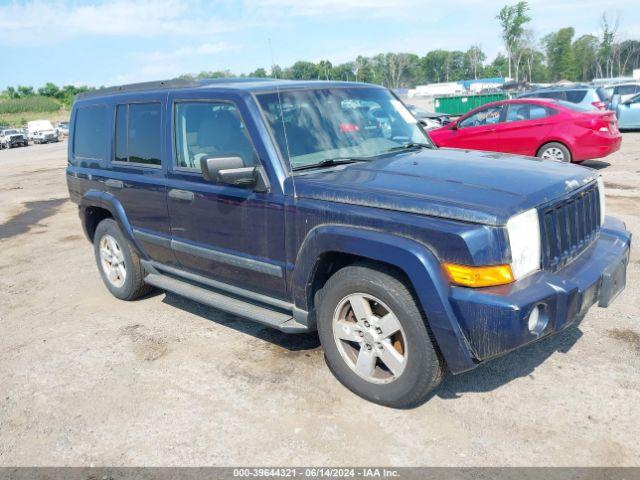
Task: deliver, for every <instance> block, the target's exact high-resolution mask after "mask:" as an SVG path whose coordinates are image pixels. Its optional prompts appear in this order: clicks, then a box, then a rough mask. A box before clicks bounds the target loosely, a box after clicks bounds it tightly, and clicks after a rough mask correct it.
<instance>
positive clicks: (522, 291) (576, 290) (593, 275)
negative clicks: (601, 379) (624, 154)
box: [449, 217, 631, 373]
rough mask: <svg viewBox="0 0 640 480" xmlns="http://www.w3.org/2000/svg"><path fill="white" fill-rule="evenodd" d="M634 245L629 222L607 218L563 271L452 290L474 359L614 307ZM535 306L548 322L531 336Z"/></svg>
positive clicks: (539, 336) (518, 344) (554, 330)
mask: <svg viewBox="0 0 640 480" xmlns="http://www.w3.org/2000/svg"><path fill="white" fill-rule="evenodd" d="M630 243H631V233H630V232H628V231H627V230H626V229H625V226H624V224H623V223H622V222H620V221H619V220H616V219H614V218H611V217H607V219H606V220H605V224H604V225H603V226H602V229H601V233H600V237H599V239H598V240H597V241H596V242H595V243H594V244H593V245H591V246H590V247H589V248H588V249H587V250H585V251H584V252H583V253H582V254H581V255H580V256H579V257H578V258H576V259H575V260H573V262H571V263H570V264H569V265H567V266H566V267H564V268H563V269H561V270H560V271H558V272H546V271H540V272H536V273H535V274H532V275H530V276H528V277H526V278H524V279H522V280H519V281H517V282H515V283H513V284H510V285H503V286H500V287H490V288H481V289H472V288H463V287H452V288H451V293H450V296H449V300H450V302H451V305H452V308H453V310H454V312H455V314H456V317H457V319H458V322H459V325H460V328H461V330H462V332H463V334H464V336H465V338H466V340H467V342H468V346H469V350H470V352H471V355H472V356H473V357H474V360H475V361H476V362H481V361H483V360H487V359H489V358H492V357H495V356H498V355H502V354H504V353H506V352H508V351H510V350H513V349H515V348H518V347H520V346H522V345H526V344H528V343H531V342H533V341H536V340H538V339H540V338H543V337H546V336H548V335H550V334H552V333H554V332H558V331H561V330H564V329H565V328H567V327H569V326H570V325H574V324H577V323H579V322H580V321H581V320H582V318H583V317H584V316H585V314H586V313H587V311H588V310H589V308H590V307H591V306H592V305H593V304H595V303H598V304H599V306H601V307H607V306H609V304H610V303H611V302H612V301H613V300H614V299H615V297H616V296H617V295H618V294H619V293H620V292H621V291H622V290H623V289H624V287H625V282H626V268H627V264H628V262H629V248H630ZM535 307H540V308H541V311H542V312H543V314H544V315H546V320H548V323H547V325H546V327H545V328H544V329H543V330H541V331H538V332H537V333H532V332H531V331H530V330H529V325H528V320H529V315H530V313H531V312H532V310H533V309H534V308H535ZM454 373H455V372H454Z"/></svg>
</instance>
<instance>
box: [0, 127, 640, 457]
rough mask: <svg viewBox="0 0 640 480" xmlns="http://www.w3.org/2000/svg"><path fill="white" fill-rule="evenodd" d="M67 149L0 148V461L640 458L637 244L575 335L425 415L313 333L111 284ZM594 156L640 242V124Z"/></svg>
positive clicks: (500, 367) (466, 382)
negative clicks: (342, 373) (349, 384)
mask: <svg viewBox="0 0 640 480" xmlns="http://www.w3.org/2000/svg"><path fill="white" fill-rule="evenodd" d="M65 164H66V144H53V145H41V146H40V145H38V146H31V147H28V148H21V149H15V150H10V151H7V150H3V151H1V152H0V165H1V166H2V173H1V174H0V292H2V293H1V294H0V465H2V466H9V465H11V466H31V465H64V466H76V465H106V466H120V465H363V466H365V465H395V466H409V465H440V466H445V465H457V466H467V465H473V466H480V465H483V466H484V465H486V466H500V465H519V466H524V465H541V464H546V465H556V466H560V465H563V466H568V465H584V466H595V465H601V466H605V465H607V466H608V465H616V466H623V465H624V466H628V465H640V444H639V443H638V431H639V430H640V414H639V409H638V405H640V374H639V372H640V325H639V322H640V311H639V310H640V289H639V286H638V285H639V284H640V260H639V259H640V252H639V249H638V242H637V241H636V242H635V243H634V245H633V251H632V256H631V263H630V265H629V273H628V285H627V289H626V290H625V292H623V294H622V295H621V296H620V297H618V299H617V300H616V302H615V303H614V304H613V305H612V306H611V307H610V308H608V309H600V308H596V307H594V308H593V309H592V310H591V311H590V313H589V314H588V315H587V317H586V318H585V320H584V321H583V322H582V324H581V325H580V327H579V328H573V329H569V330H567V331H565V332H563V333H561V334H559V335H557V336H555V337H552V338H549V339H546V340H544V341H541V342H538V343H537V344H534V345H532V346H529V347H527V348H523V349H521V350H519V351H517V352H515V353H512V354H510V355H508V356H506V357H502V358H500V359H497V360H494V361H492V362H489V363H487V364H485V365H482V366H480V367H478V368H477V369H476V370H474V371H472V372H469V373H466V374H463V375H460V376H457V377H449V378H448V379H447V380H446V381H445V382H444V383H443V385H442V386H441V387H440V388H439V389H438V391H437V392H436V394H435V395H434V397H433V398H432V399H431V400H430V401H429V402H427V403H426V404H424V405H422V406H421V407H419V408H416V409H413V410H409V411H396V410H391V409H388V408H384V407H380V406H377V405H374V404H371V403H368V402H366V401H364V400H361V399H360V398H358V397H356V396H354V395H352V394H351V393H350V392H348V391H347V390H346V389H345V388H343V387H342V386H341V385H340V384H339V383H338V382H337V381H336V380H334V378H333V377H332V376H331V374H330V373H329V371H328V369H327V368H326V367H325V365H324V361H323V358H322V353H321V350H320V349H319V348H318V340H317V337H316V336H315V335H305V336H286V335H284V334H280V333H278V332H275V331H270V330H268V329H266V328H263V327H261V326H258V325H256V324H253V323H250V322H245V321H243V320H240V319H238V318H236V317H233V316H230V315H227V314H224V313H221V312H219V311H216V310H213V309H210V308H206V307H203V306H201V305H198V304H196V303H193V302H191V301H188V300H185V299H182V298H180V297H177V296H175V295H173V294H164V293H158V294H155V295H153V296H150V297H148V298H145V299H143V300H140V301H136V302H132V303H126V302H122V301H119V300H116V299H115V298H113V297H112V296H111V295H110V294H109V293H108V291H107V290H106V288H105V287H104V286H103V285H102V282H101V280H100V277H99V275H98V271H97V269H96V266H95V263H94V259H93V252H92V247H91V245H90V244H89V243H88V242H87V241H86V240H85V239H84V237H83V236H82V232H81V228H80V223H79V221H78V217H77V214H76V207H75V205H73V204H71V203H70V202H69V201H68V200H67V190H66V184H65V179H64V167H65ZM588 164H589V166H592V167H594V168H598V169H600V171H601V172H602V174H603V175H604V178H605V181H606V183H607V185H608V187H609V190H608V197H607V202H608V204H607V208H608V212H609V213H611V214H614V215H616V216H618V217H620V218H622V219H623V220H624V221H625V222H626V223H627V226H628V228H630V229H631V231H632V232H633V233H634V235H636V239H637V238H638V236H640V133H626V134H625V136H624V141H623V146H622V150H621V151H620V152H618V153H616V154H614V155H612V156H610V157H608V158H607V159H605V161H597V162H596V161H593V162H589V163H588Z"/></svg>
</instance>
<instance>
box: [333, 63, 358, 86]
mask: <svg viewBox="0 0 640 480" xmlns="http://www.w3.org/2000/svg"><path fill="white" fill-rule="evenodd" d="M353 71H354V64H353V63H351V62H347V63H341V64H340V65H335V66H334V67H333V68H332V69H331V73H330V74H329V78H331V79H332V80H344V81H346V82H348V81H354V80H356V75H355V74H354V73H353ZM358 81H363V80H362V79H358Z"/></svg>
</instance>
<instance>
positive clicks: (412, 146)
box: [387, 142, 433, 152]
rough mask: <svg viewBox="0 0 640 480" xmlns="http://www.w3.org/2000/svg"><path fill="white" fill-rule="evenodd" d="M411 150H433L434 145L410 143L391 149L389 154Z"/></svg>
mask: <svg viewBox="0 0 640 480" xmlns="http://www.w3.org/2000/svg"><path fill="white" fill-rule="evenodd" d="M411 148H433V145H429V144H428V143H417V142H409V143H403V144H402V145H398V146H397V147H391V148H390V149H388V150H387V152H397V151H398V150H409V149H411Z"/></svg>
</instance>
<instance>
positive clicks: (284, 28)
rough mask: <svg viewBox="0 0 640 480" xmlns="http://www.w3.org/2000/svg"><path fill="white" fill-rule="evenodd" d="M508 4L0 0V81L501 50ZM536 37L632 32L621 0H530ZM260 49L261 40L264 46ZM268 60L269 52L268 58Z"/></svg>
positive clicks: (94, 81) (637, 21)
mask: <svg viewBox="0 0 640 480" xmlns="http://www.w3.org/2000/svg"><path fill="white" fill-rule="evenodd" d="M515 1H516V0H511V1H510V0H454V1H452V2H443V1H429V0H237V1H232V0H219V1H206V0H141V1H125V0H101V1H99V0H94V1H72V0H26V1H20V0H0V51H2V55H0V59H1V60H0V63H1V66H0V89H4V88H5V87H6V86H8V85H18V84H19V85H30V86H34V87H36V88H37V87H40V86H42V85H44V84H45V83H46V82H53V83H56V84H58V85H63V84H65V85H66V84H72V85H91V86H100V85H105V86H106V85H117V84H122V83H131V82H138V81H148V80H159V79H166V78H173V77H176V76H178V75H181V74H184V73H198V72H200V71H203V70H206V71H212V70H227V69H228V70H231V71H232V72H234V73H249V72H251V71H253V70H254V69H256V68H258V67H264V68H266V69H267V70H268V68H269V66H270V65H271V64H272V63H274V62H275V63H276V64H278V65H281V66H289V65H291V64H292V63H294V62H295V61H296V60H311V61H319V60H322V59H328V60H330V61H331V62H332V63H341V62H345V61H349V60H352V59H354V58H355V57H356V56H357V55H364V56H371V55H375V54H377V53H382V52H389V51H393V52H410V53H416V54H419V55H424V54H425V53H426V52H428V51H429V50H434V49H438V48H444V49H460V50H466V49H467V48H468V47H469V46H470V45H472V44H479V45H481V47H482V48H483V50H484V51H485V53H486V54H487V56H488V57H489V58H490V59H492V58H493V57H494V56H495V55H496V54H497V53H498V52H501V51H503V50H504V49H503V47H502V45H501V40H500V31H499V26H498V23H497V21H496V19H495V16H496V14H497V13H498V11H499V10H500V8H501V7H502V6H503V5H504V4H505V3H515ZM529 3H530V5H531V11H530V15H531V17H532V22H531V24H530V27H531V28H532V29H533V30H534V33H535V34H536V35H537V36H538V37H542V36H544V35H545V34H547V33H549V32H552V31H554V30H557V29H559V28H562V27H566V26H573V27H574V28H575V29H576V33H577V35H581V34H585V33H593V34H597V33H598V31H599V23H600V17H601V15H602V13H603V12H605V11H606V12H608V14H609V15H610V16H611V17H612V18H613V17H616V16H617V17H619V20H620V27H619V33H620V36H621V38H623V39H626V38H636V39H637V38H640V9H638V8H635V7H633V6H632V5H633V4H634V3H635V1H631V0H599V1H592V0H583V1H573V0H531V1H530V2H529ZM269 45H271V48H270V46H269ZM272 59H273V60H272Z"/></svg>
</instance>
